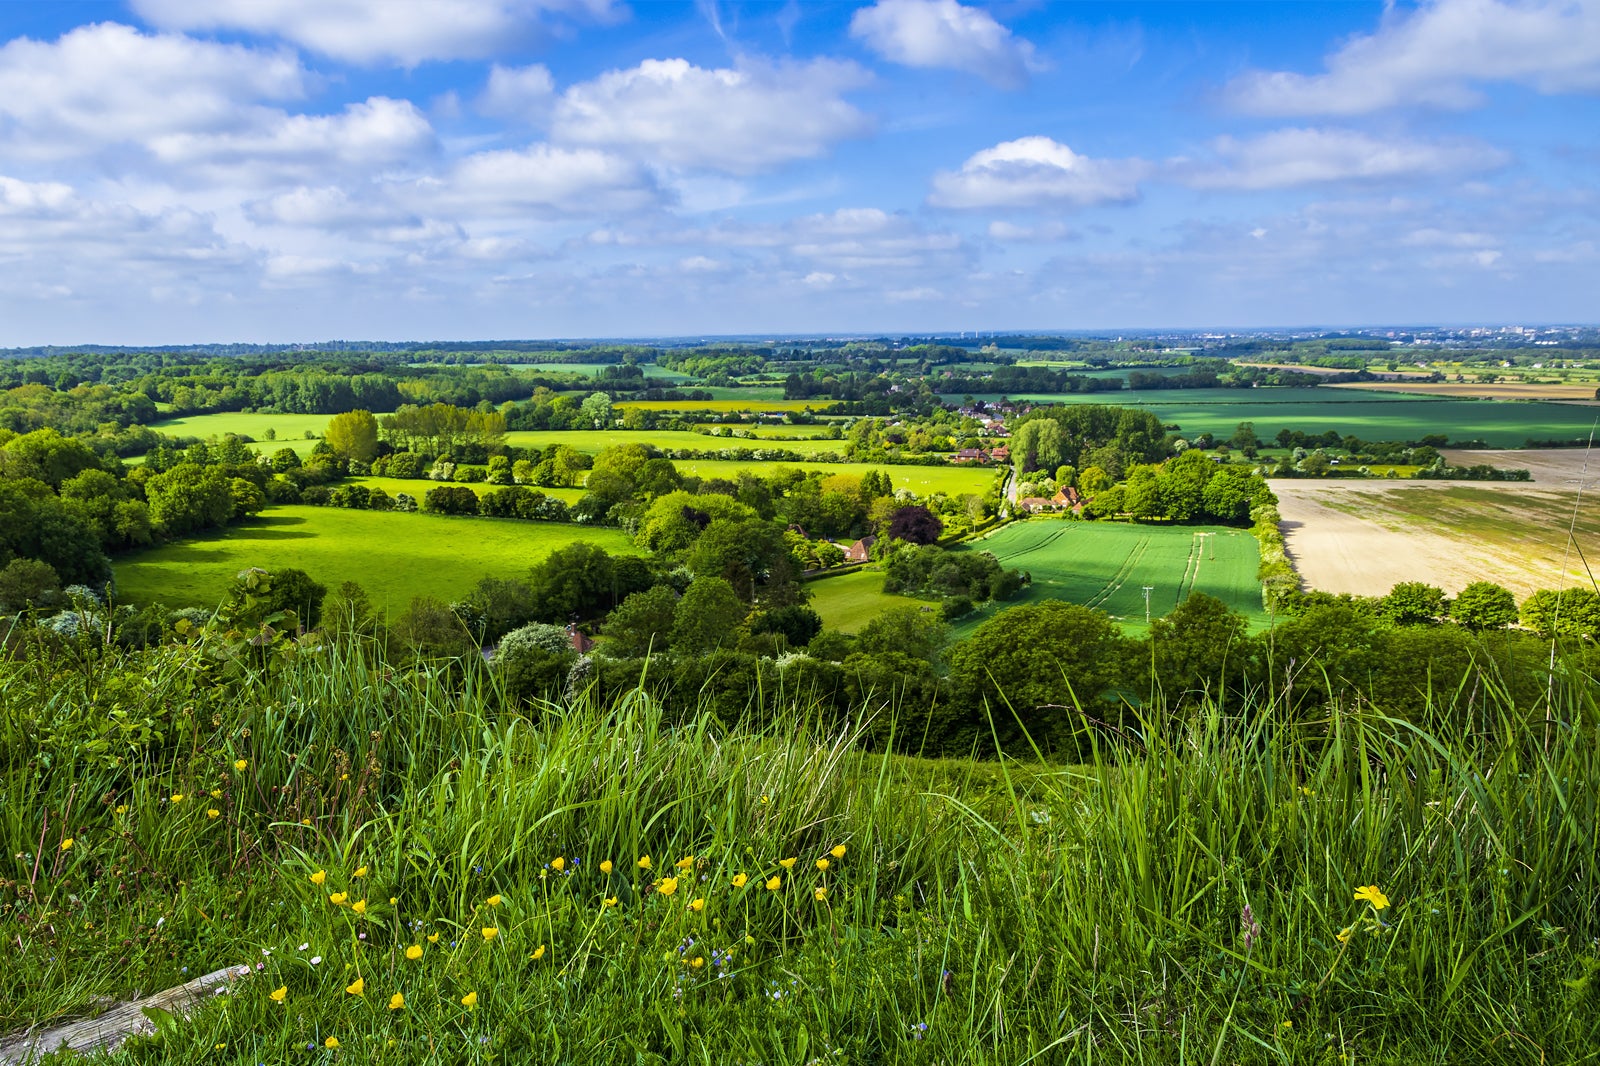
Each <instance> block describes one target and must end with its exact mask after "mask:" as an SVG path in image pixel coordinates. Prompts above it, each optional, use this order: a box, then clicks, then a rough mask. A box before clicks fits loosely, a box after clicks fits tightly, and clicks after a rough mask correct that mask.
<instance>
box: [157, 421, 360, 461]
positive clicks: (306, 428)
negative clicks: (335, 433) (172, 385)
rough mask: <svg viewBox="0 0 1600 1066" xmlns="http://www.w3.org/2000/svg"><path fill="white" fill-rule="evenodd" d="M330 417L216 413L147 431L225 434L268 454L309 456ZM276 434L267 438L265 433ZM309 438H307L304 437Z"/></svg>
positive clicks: (179, 434)
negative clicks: (284, 452)
mask: <svg viewBox="0 0 1600 1066" xmlns="http://www.w3.org/2000/svg"><path fill="white" fill-rule="evenodd" d="M332 417H333V416H332V415H286V414H273V413H271V412H266V411H263V412H258V413H252V414H245V413H243V412H240V411H219V412H217V413H216V414H209V415H188V416H187V417H184V418H168V419H164V420H162V421H160V422H152V423H150V428H151V429H153V430H156V431H157V432H159V433H169V434H171V435H172V436H174V437H200V438H202V439H205V438H208V437H225V436H227V435H228V434H229V433H233V434H237V435H238V436H241V437H251V438H253V439H254V440H255V441H256V442H257V443H258V444H259V446H260V447H261V448H264V449H266V450H268V451H269V452H272V451H277V450H278V449H279V448H293V449H295V451H297V452H299V453H300V454H301V455H309V454H311V449H312V448H313V447H314V446H315V445H316V443H317V441H319V440H321V439H322V434H323V431H324V430H326V429H327V428H328V420H329V419H331V418H332ZM268 430H271V431H272V432H273V433H275V434H276V435H277V439H276V440H268V439H267V431H268ZM307 433H310V434H311V436H310V437H307V436H306V434H307Z"/></svg>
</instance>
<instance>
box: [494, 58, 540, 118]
mask: <svg viewBox="0 0 1600 1066" xmlns="http://www.w3.org/2000/svg"><path fill="white" fill-rule="evenodd" d="M555 95H556V83H555V79H554V78H552V77H551V76H550V68H549V67H546V66H543V65H541V64H539V63H535V64H533V65H532V66H528V67H502V66H501V65H500V64H498V63H496V64H495V65H494V66H493V67H491V68H490V70H489V84H488V86H487V87H485V88H484V90H483V95H482V96H481V97H479V98H478V110H479V111H482V112H483V113H484V114H486V115H499V116H503V117H505V118H510V119H515V120H518V121H521V122H537V121H541V120H542V119H543V118H544V117H545V116H546V115H547V114H548V113H549V111H550V105H551V104H552V103H554V102H555Z"/></svg>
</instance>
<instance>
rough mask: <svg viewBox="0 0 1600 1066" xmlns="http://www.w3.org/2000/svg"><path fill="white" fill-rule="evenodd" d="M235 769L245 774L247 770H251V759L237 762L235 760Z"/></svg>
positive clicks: (237, 760)
mask: <svg viewBox="0 0 1600 1066" xmlns="http://www.w3.org/2000/svg"><path fill="white" fill-rule="evenodd" d="M233 768H234V769H235V770H237V771H239V772H240V773H241V774H242V773H244V772H245V771H246V770H248V769H249V768H250V760H249V759H235V760H233Z"/></svg>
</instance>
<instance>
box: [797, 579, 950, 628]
mask: <svg viewBox="0 0 1600 1066" xmlns="http://www.w3.org/2000/svg"><path fill="white" fill-rule="evenodd" d="M806 591H807V592H809V593H810V594H811V600H810V605H811V608H812V609H813V610H814V611H816V612H817V613H818V614H820V615H821V616H822V622H823V624H824V625H825V626H827V627H828V628H829V629H837V630H840V631H842V632H845V633H858V632H860V631H861V627H862V626H864V625H866V624H867V623H868V622H870V621H872V620H873V619H874V618H876V617H878V615H880V614H882V613H883V612H884V611H886V610H888V609H889V608H891V607H907V606H910V607H928V606H932V604H930V603H929V602H928V601H927V600H918V599H914V598H912V597H910V596H897V595H893V594H890V593H887V592H884V591H883V571H882V570H879V569H876V568H869V569H862V570H855V571H852V572H851V573H848V574H838V575H834V576H831V577H824V578H818V579H816V580H814V581H810V582H807V583H806Z"/></svg>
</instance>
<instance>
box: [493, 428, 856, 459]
mask: <svg viewBox="0 0 1600 1066" xmlns="http://www.w3.org/2000/svg"><path fill="white" fill-rule="evenodd" d="M783 428H784V429H786V430H794V431H796V432H795V435H796V436H800V435H801V433H800V431H803V430H805V429H807V428H811V427H806V426H792V427H790V426H785V427H783ZM741 432H742V430H741ZM506 443H507V444H509V445H511V446H512V447H514V448H549V447H550V446H552V445H556V444H565V445H567V446H568V447H569V448H574V449H576V450H577V451H580V452H588V453H589V454H591V455H592V454H594V453H596V452H598V451H600V449H602V448H609V447H610V446H611V445H613V444H634V443H636V444H649V445H653V446H655V447H657V448H695V449H701V450H705V451H717V450H720V449H723V448H784V449H787V450H788V451H792V452H798V453H799V454H801V455H816V454H819V453H832V452H841V451H843V450H844V447H845V444H846V443H847V442H846V441H842V440H821V439H816V438H813V439H808V440H785V441H761V440H747V439H745V438H743V437H713V436H709V435H707V434H704V433H692V432H690V431H688V430H682V429H651V430H626V429H592V430H591V429H570V430H558V429H552V430H534V429H518V430H512V431H511V432H509V433H507V434H506Z"/></svg>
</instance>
